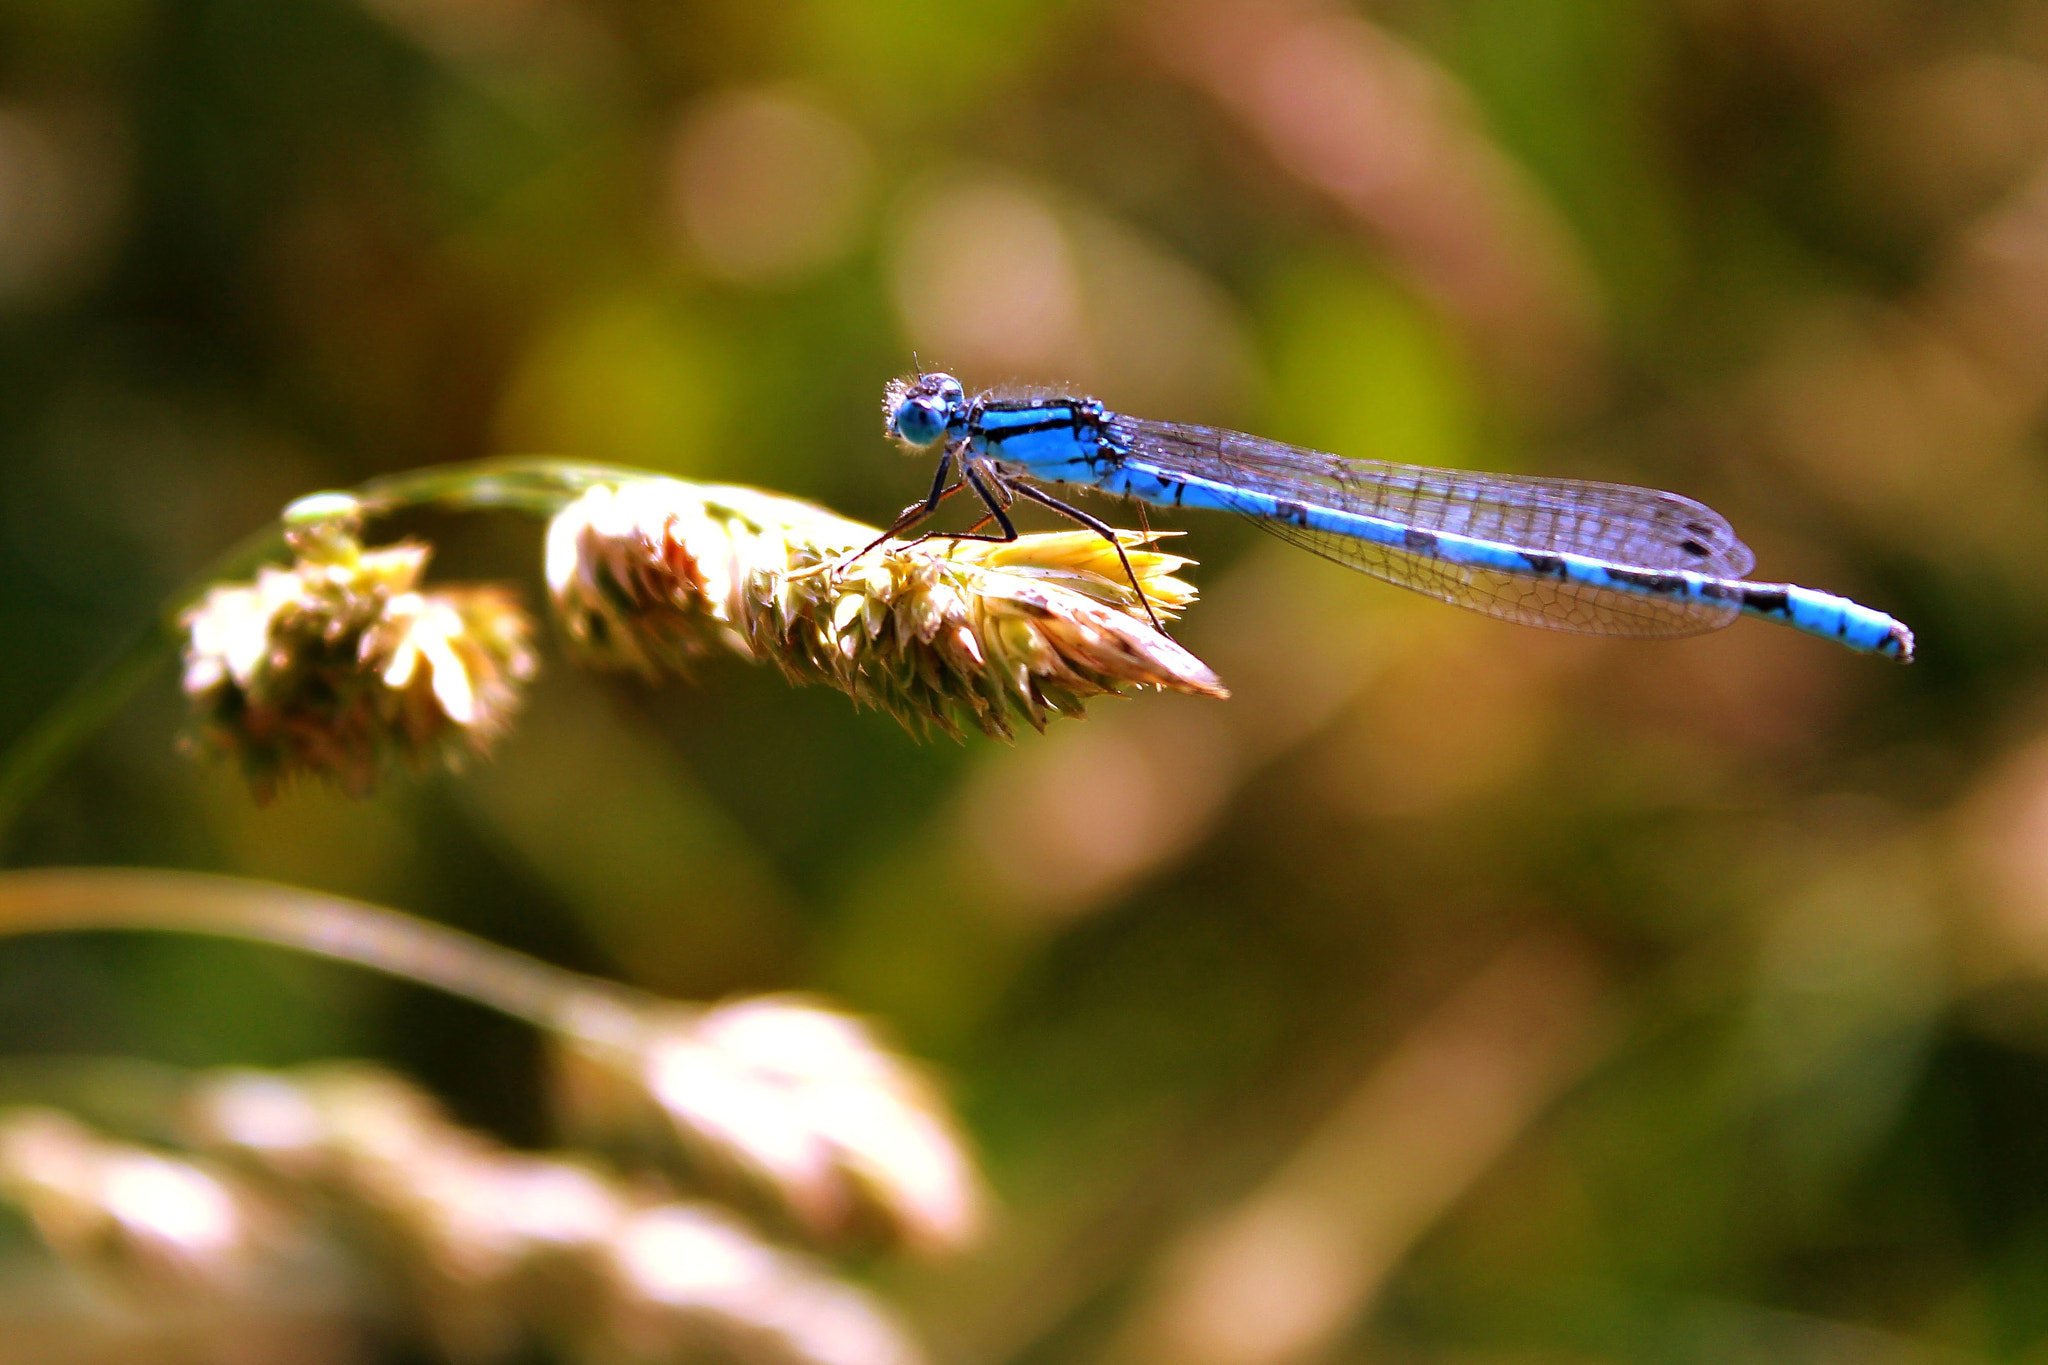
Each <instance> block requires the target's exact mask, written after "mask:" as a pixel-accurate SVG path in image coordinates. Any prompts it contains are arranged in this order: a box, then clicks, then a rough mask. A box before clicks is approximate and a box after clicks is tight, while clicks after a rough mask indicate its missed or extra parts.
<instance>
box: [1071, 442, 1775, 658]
mask: <svg viewBox="0 0 2048 1365" xmlns="http://www.w3.org/2000/svg"><path fill="white" fill-rule="evenodd" d="M1110 426H1111V430H1112V431H1113V432H1114V433H1115V435H1116V436H1117V437H1118V438H1119V439H1121V440H1122V441H1124V442H1125V443H1126V444H1127V445H1128V446H1129V447H1130V448H1131V449H1132V450H1133V451H1134V452H1136V453H1139V454H1141V455H1144V456H1145V457H1147V458H1148V459H1149V460H1151V461H1154V462H1156V463H1158V464H1160V465H1161V466H1163V467H1165V468H1167V469H1177V470H1180V471H1182V472H1184V473H1188V474H1193V475H1196V476H1198V477H1200V478H1205V479H1213V480H1216V481H1217V482H1219V483H1228V484H1233V485H1235V486H1238V487H1242V488H1249V489H1254V490H1256V491H1258V492H1263V493H1273V494H1276V495H1278V496H1281V497H1285V498H1290V499H1293V500H1294V501H1297V502H1308V503H1314V504H1317V505H1319V506H1323V507H1331V508H1335V509H1337V510H1339V511H1344V512H1357V513H1362V514H1364V515H1366V516H1372V517H1381V518H1384V519H1385V520H1388V521H1394V522H1398V523H1400V524H1401V525H1403V526H1413V527H1416V528H1418V529H1420V530H1425V531H1449V532H1451V533H1453V534H1456V535H1465V536H1473V537H1475V538H1477V539H1480V540H1492V541H1499V542H1501V543H1503V544H1507V545H1512V546H1514V547H1515V548H1517V549H1526V550H1553V551H1555V550H1563V551H1566V552H1569V553H1573V554H1582V555H1591V556H1593V557H1595V558H1598V559H1604V560H1608V561H1610V562H1612V563H1616V564H1625V565H1628V566H1630V567H1632V568H1638V569H1691V570H1694V571H1695V572H1698V573H1703V574H1709V575H1712V576H1713V577H1715V578H1741V577H1743V576H1745V575H1746V574H1748V573H1749V571H1750V569H1751V568H1752V567H1753V566H1754V565H1755V563H1756V556H1755V555H1753V554H1751V553H1750V550H1749V547H1748V546H1747V545H1744V544H1743V543H1742V541H1741V540H1740V539H1738V538H1737V537H1736V534H1735V531H1734V528H1733V527H1731V526H1729V525H1728V522H1727V520H1726V519H1725V518H1724V517H1722V516H1721V514H1720V513H1718V512H1716V511H1714V510H1713V509H1712V508H1710V507H1706V506H1703V505H1702V504H1700V503H1697V502H1694V501H1693V500H1692V499H1691V498H1685V497H1680V496H1679V495H1678V494H1676V493H1661V492H1658V491H1657V490H1655V489H1650V488H1632V487H1630V486H1629V485H1627V484H1618V483H1593V482H1588V481H1585V480H1581V479H1547V478H1539V477H1533V476H1529V475H1523V474H1482V473H1475V472H1470V471H1466V470H1455V469H1426V468H1424V467H1422V466H1421V465H1406V464H1389V463H1385V462H1383V461H1379V460H1347V459H1344V458H1343V457H1341V456H1337V455H1325V454H1323V453H1322V452H1320V451H1314V450H1303V449H1301V448H1300V447H1298V446H1289V445H1282V444H1281V443H1280V442H1278V441H1266V440H1261V439H1260V438H1259V437H1256V436H1247V435H1244V434H1243V433H1242V432H1235V431H1223V430H1220V429H1218V428H1215V427H1193V426H1181V425H1179V424H1177V423H1173V422H1148V421H1145V420H1143V419H1142V418H1135V417H1116V418H1113V419H1112V420H1111V423H1110ZM1275 529H1276V533H1278V528H1275ZM1295 538H1296V537H1289V539H1295ZM1303 543H1304V544H1305V543H1306V542H1303ZM1346 543H1347V544H1348V542H1346ZM1307 548H1309V549H1314V550H1316V552H1317V553H1318V554H1323V555H1325V557H1327V558H1331V559H1337V560H1338V561H1339V562H1340V563H1347V564H1351V566H1352V567H1353V568H1357V569H1361V570H1363V571H1365V572H1366V573H1370V574H1373V575H1375V576H1376V577H1381V578H1388V579H1390V580H1391V581H1394V582H1399V583H1404V584H1407V585H1408V586H1419V585H1417V584H1413V583H1410V582H1409V579H1408V578H1406V577H1394V575H1393V574H1391V573H1387V572H1382V571H1381V570H1379V569H1376V568H1372V567H1369V566H1367V565H1365V564H1363V563H1352V558H1355V552H1353V551H1346V555H1350V556H1352V557H1351V558H1347V557H1345V556H1344V555H1339V554H1335V553H1331V552H1330V551H1329V550H1325V549H1321V548H1319V547H1317V546H1314V545H1309V546H1307ZM1376 553H1377V552H1376ZM1404 557H1405V558H1408V559H1414V558H1416V557H1415V556H1412V555H1409V556H1404ZM1419 562H1420V563H1423V564H1430V563H1432V562H1433V561H1429V560H1421V561H1419ZM1439 568H1440V570H1441V566H1439ZM1445 571H1447V570H1445ZM1567 586H1569V585H1559V584H1555V583H1553V584H1551V587H1553V588H1555V589H1558V590H1560V591H1561V590H1562V589H1563V588H1564V587H1567ZM1423 590H1424V591H1429V590H1428V589H1423ZM1435 595H1436V596H1444V595H1445V594H1443V593H1437V594H1435ZM1606 595H1607V596H1609V597H1617V598H1618V597H1622V596H1624V594H1617V593H1608V594H1606ZM1450 600H1458V599H1455V598H1453V599H1450ZM1631 600H1633V599H1631ZM1466 605H1468V606H1469V605H1474V604H1472V603H1466ZM1665 605H1666V606H1668V605H1669V604H1665ZM1495 614H1496V615H1499V614H1501V613H1498V612H1496V613H1495ZM1516 619H1522V618H1520V617H1517V618H1516ZM1551 624H1556V623H1555V622H1554V621H1553V622H1551ZM1713 624H1722V623H1721V622H1718V621H1717V622H1714V623H1713ZM1711 628H1712V626H1711V625H1703V626H1699V627H1696V629H1701V630H1705V629H1711Z"/></svg>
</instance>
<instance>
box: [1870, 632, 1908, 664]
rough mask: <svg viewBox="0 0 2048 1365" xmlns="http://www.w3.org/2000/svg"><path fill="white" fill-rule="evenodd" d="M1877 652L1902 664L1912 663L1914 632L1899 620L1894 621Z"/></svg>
mask: <svg viewBox="0 0 2048 1365" xmlns="http://www.w3.org/2000/svg"><path fill="white" fill-rule="evenodd" d="M1877 652H1878V653H1880V654H1882V655H1884V656H1885V657H1886V658H1887V659H1897V660H1898V661H1899V662H1900V663H1902V664H1909V663H1912V662H1913V632H1912V631H1910V630H1907V629H1906V627H1905V626H1904V625H1902V624H1900V623H1899V622H1897V621H1894V622H1892V628H1891V630H1890V631H1889V632H1887V633H1886V635H1885V637H1884V643H1883V644H1881V645H1879V646H1878V647H1877Z"/></svg>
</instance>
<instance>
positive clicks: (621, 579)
mask: <svg viewBox="0 0 2048 1365" xmlns="http://www.w3.org/2000/svg"><path fill="white" fill-rule="evenodd" d="M875 534H876V533H875V531H874V530H873V529H872V528H870V527H867V526H863V525H861V524H860V523H858V522H853V521H849V520H847V519H845V518H843V517H839V516H836V515H834V514H832V513H830V512H827V511H825V510H823V509H822V508H818V507H815V506H812V505H811V504H809V503H805V502H800V501H797V500H795V499H792V498H784V497H778V496H776V495H773V494H769V493H763V492H760V491H758V490H755V489H750V488H739V487H729V486H708V485H696V484H686V483H682V482H680V481H678V480H673V479H662V478H645V479H633V480H627V481H621V482H618V483H615V484H610V485H599V486H597V487H594V488H591V489H590V490H588V491H587V492H585V493H584V494H583V495H582V496H581V497H580V498H578V499H577V500H576V501H575V502H574V503H572V504H571V505H570V506H569V507H568V508H566V509H565V510H564V511H563V512H561V513H560V514H559V515H558V516H557V517H556V518H555V520H554V522H553V524H552V525H551V527H550V528H549V532H548V550H547V576H548V586H549V588H550V590H551V592H552V593H553V596H554V601H555V606H556V608H557V610H558V611H559V612H560V614H561V618H562V621H563V623H564V626H565V627H566V629H567V631H568V634H569V637H570V639H571V641H572V642H573V643H574V645H575V646H576V647H577V648H578V650H579V652H580V653H581V654H582V655H583V656H584V658H585V659H586V660H588V661H590V662H592V663H595V664H598V665H600V666H607V667H612V668H620V669H630V670H633V671H636V672H639V673H640V674H642V675H643V676H646V677H649V678H656V677H660V676H662V675H663V674H666V673H673V672H680V671H685V670H686V669H687V668H688V666H689V664H690V663H691V662H692V661H693V660H695V659H698V658H701V657H703V656H705V655H707V654H713V653H731V654H737V655H739V656H741V657H743V658H747V659H751V660H756V661H761V662H766V663H770V664H773V665H774V666H775V667H776V668H778V669H779V670H780V671H781V672H782V673H783V675H784V676H785V677H787V678H788V679H789V680H790V681H791V682H793V683H797V684H809V683H824V684H826V685H827V686H831V687H835V688H838V689H839V690H840V691H842V692H845V693H846V694H847V695H849V696H851V697H852V698H853V699H854V700H855V701H856V702H859V703H861V704H863V705H867V706H872V707H875V708H876V709H878V710H882V711H886V712H888V713H889V714H890V715H892V716H894V717H896V719H897V720H899V721H900V722H902V723H903V724H904V726H906V727H907V728H909V729H911V730H912V731H913V732H923V731H926V730H929V729H938V730H940V731H943V732H944V733H947V734H951V735H958V734H959V733H960V731H961V728H962V725H963V723H964V724H966V725H971V726H973V727H974V728H977V729H980V730H983V731H985V732H987V733H989V734H991V735H997V736H1001V737H1005V738H1007V737H1009V736H1010V735H1011V734H1012V732H1013V729H1014V726H1015V724H1016V723H1017V722H1019V721H1021V722H1023V723H1024V724H1027V725H1030V726H1031V727H1033V728H1034V729H1043V728H1044V726H1045V724H1046V723H1047V721H1048V720H1050V719H1052V718H1053V717H1055V716H1060V715H1072V716H1078V715H1080V714H1081V713H1082V709H1083V706H1084V704H1085V702H1086V701H1087V700H1088V699H1089V698H1092V697H1098V696H1104V695H1119V694H1121V693H1122V692H1123V691H1124V689H1125V688H1127V687H1133V686H1136V687H1158V688H1168V689H1172V690H1174V691H1179V692H1190V693H1196V694H1199V695H1203V696H1212V697H1222V696H1225V695H1227V693H1226V692H1225V691H1224V688H1223V685H1222V683H1221V682H1220V681H1219V680H1218V679H1217V677H1216V675H1215V674H1214V673H1213V672H1211V671H1210V670H1209V668H1208V667H1207V666H1206V665H1205V664H1203V663H1202V662H1201V660H1199V659H1197V658H1196V657H1195V656H1194V655H1192V654H1190V653H1189V652H1188V651H1187V650H1185V649H1183V648H1182V647H1181V646H1180V645H1178V644H1176V643H1175V642H1174V641H1172V640H1171V639H1169V638H1167V637H1166V636H1164V635H1161V634H1160V633H1158V632H1157V631H1155V630H1153V629H1152V628H1151V626H1150V624H1149V623H1148V622H1147V621H1146V620H1145V617H1144V613H1143V610H1142V606H1141V604H1140V603H1139V601H1138V596H1137V593H1136V592H1135V591H1134V590H1133V588H1132V586H1131V584H1130V583H1129V582H1128V581H1127V580H1126V579H1125V578H1124V576H1123V572H1122V568H1121V566H1120V565H1119V564H1118V563H1117V556H1116V553H1115V551H1114V550H1113V549H1112V548H1111V547H1110V546H1109V545H1108V543H1107V542H1106V541H1104V540H1103V539H1102V538H1101V537H1099V536H1097V535H1095V534H1094V533H1092V532H1060V533H1055V534H1050V535H1032V536H1023V537H1021V538H1019V539H1018V540H1016V541H1014V542H1011V543H1009V544H1004V545H994V544H988V543H983V542H975V541H946V540H936V541H930V542H927V543H925V544H923V545H915V546H913V545H910V544H905V543H901V542H891V543H889V544H888V545H885V546H883V547H881V548H880V549H877V550H876V551H874V552H873V553H871V554H869V555H867V556H866V557H865V558H863V559H861V560H859V561H857V562H855V563H852V564H842V561H843V560H844V557H845V556H846V555H847V554H848V552H849V551H851V550H854V549H857V548H859V547H860V546H862V545H865V544H867V543H868V542H869V541H871V540H872V539H873V538H874V536H875ZM1120 534H1121V535H1122V537H1123V543H1124V545H1125V547H1126V552H1127V553H1128V554H1129V557H1130V560H1131V565H1132V568H1133V569H1134V570H1135V571H1136V573H1137V576H1138V578H1139V581H1140V582H1141V583H1142V584H1143V586H1144V592H1145V596H1146V597H1147V598H1148V599H1149V600H1150V601H1151V604H1152V606H1153V608H1154V609H1155V610H1157V611H1158V612H1159V613H1160V615H1161V616H1164V617H1171V616H1173V615H1175V614H1177V613H1178V612H1179V611H1180V610H1181V609H1183V608H1185V607H1186V606H1187V605H1188V604H1189V603H1190V602H1192V601H1193V600H1194V596H1195V590H1194V588H1193V586H1192V585H1190V584H1189V583H1187V582H1186V581H1185V580H1183V579H1181V578H1178V577H1176V576H1175V572H1176V570H1178V569H1180V568H1181V567H1182V566H1184V565H1186V564H1188V563H1189V562H1190V561H1189V560H1187V559H1185V558H1183V557H1181V556H1178V555H1172V554H1167V553H1165V552H1163V551H1160V550H1158V549H1156V548H1154V545H1155V543H1156V540H1157V537H1148V536H1143V535H1139V534H1137V533H1135V532H1122V533H1120Z"/></svg>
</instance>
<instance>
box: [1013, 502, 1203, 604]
mask: <svg viewBox="0 0 2048 1365" xmlns="http://www.w3.org/2000/svg"><path fill="white" fill-rule="evenodd" d="M1003 486H1004V487H1006V488H1008V489H1009V490H1010V491H1011V492H1013V493H1015V494H1017V495H1018V496H1020V497H1026V498H1029V499H1031V501H1033V502H1035V503H1037V504H1038V505H1039V506H1041V507H1049V508H1051V509H1052V510H1053V511H1055V512H1057V513H1059V514H1060V515H1061V516H1063V517H1067V518H1069V519H1071V520H1073V521H1078V522H1080V523H1081V524H1082V525H1083V526H1085V527H1087V528H1088V529H1089V530H1091V531H1093V532H1095V534H1096V535H1099V536H1101V537H1102V538H1103V539H1104V540H1106V541H1108V542H1109V545H1110V548H1111V549H1113V550H1115V551H1116V557H1117V562H1118V563H1120V564H1122V565H1123V566H1124V577H1126V578H1128V579H1130V580H1131V591H1133V592H1135V593H1137V594H1138V605H1139V606H1141V607H1143V608H1144V609H1145V615H1146V617H1147V618H1148V619H1150V621H1151V622H1152V629H1154V630H1156V631H1158V632H1159V633H1160V634H1161V635H1165V634H1166V627H1165V626H1163V625H1161V624H1160V623H1159V613H1158V612H1156V611H1154V610H1152V599H1151V598H1150V597H1148V596H1146V594H1145V585H1144V584H1143V583H1141V582H1139V581H1138V571H1137V570H1136V569H1134V568H1132V567H1131V557H1130V555H1129V554H1128V553H1126V552H1125V550H1124V542H1123V537H1122V536H1119V535H1118V534H1117V533H1116V530H1115V528H1114V527H1112V526H1111V525H1110V524H1109V523H1108V522H1106V521H1104V520H1103V519H1102V518H1100V517H1095V516H1090V515H1089V514H1088V513H1086V512H1083V511H1082V510H1081V509H1080V508H1078V507H1074V506H1071V505H1070V504H1067V503H1064V502H1061V501H1060V500H1059V499H1058V498H1056V497H1054V496H1053V495H1052V494H1050V493H1048V492H1046V491H1045V490H1044V489H1042V488H1034V487H1032V486H1031V485H1030V484H1028V483H1022V482H1018V483H1011V482H1009V481H1007V480H1005V481H1004V485H1003ZM1167 638H1168V639H1171V638H1172V637H1171V636H1168V637H1167Z"/></svg>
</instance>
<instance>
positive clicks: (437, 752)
mask: <svg viewBox="0 0 2048 1365" xmlns="http://www.w3.org/2000/svg"><path fill="white" fill-rule="evenodd" d="M288 526H289V529H288V532H287V538H288V540H289V542H290V544H291V546H292V548H293V550H294V552H295V554H296V558H295V560H294V562H293V563H292V564H291V565H290V566H289V567H285V568H276V567H268V568H264V569H261V570H259V571H258V572H257V575H256V578H255V580H254V581H253V582H248V583H229V584H222V585H220V586H217V587H214V588H212V589H210V590H209V591H208V592H207V593H206V595H205V596H204V597H203V598H201V599H200V600H199V602H198V603H197V604H195V605H194V606H193V607H191V608H190V609H189V610H188V611H186V612H185V613H184V615H183V617H182V618H181V621H182V623H183V625H184V627H185V630H186V639H185V666H184V686H185V694H186V696H187V697H188V698H189V699H190V702H191V706H192V719H191V723H190V726H189V727H188V730H187V743H188V745H189V746H190V747H192V748H194V749H197V750H199V751H202V752H208V753H216V754H221V755H226V756H231V757H233V758H235V759H237V760H238V761H239V762H240V764H241V766H242V770H243V772H244V773H245V774H246V775H247V777H248V779H249V782H250V784H251V786H252V787H253V788H254V789H255V791H256V794H257V795H258V797H259V798H263V799H267V798H269V797H270V796H272V795H274V794H275V793H276V791H277V790H278V788H279V787H281V786H282V785H284V784H285V783H287V782H288V781H290V780H291V779H292V778H294V777H296V776H298V775H300V774H312V775H315V776H318V777H322V778H326V779H328V780H331V781H334V782H336V783H338V784H340V785H341V787H343V788H344V789H345V790H347V791H348V792H350V793H351V794H355V795H360V794H362V793H364V792H366V791H368V790H369V789H370V788H371V787H372V786H374V785H375V783H376V780H377V778H378V776H379V775H380V774H381V773H382V771H383V770H384V769H385V768H386V767H387V766H388V765H389V764H390V763H391V762H392V761H393V760H397V761H400V762H404V763H407V764H409V765H411V766H414V767H418V766H423V765H425V764H427V763H429V762H432V761H436V760H442V761H446V760H452V759H459V758H460V757H461V756H463V755H464V754H465V753H468V752H480V751H482V750H483V749H485V748H487V747H488V745H489V744H490V742H491V740H492V739H493V738H495V737H496V735H497V734H498V733H499V732H500V731H501V730H502V729H503V728H504V726H505V724H506V722H507V720H508V718H509V717H510V715H511V713H512V712H513V710H514V709H515V708H516V706H517V704H518V700H519V685H520V684H521V683H523V682H525V681H526V680H527V679H528V678H529V677H531V676H532V674H533V672H534V668H535V656H534V652H533V648H532V644H531V640H532V633H533V632H532V624H531V622H530V620H529V619H528V617H527V615H526V613H525V612H524V610H523V609H522V608H521V607H520V606H519V603H518V600H517V598H516V597H515V596H513V594H511V593H510V592H509V591H506V590H504V589H501V588H495V587H481V586H457V587H444V588H434V589H424V590H423V589H421V588H420V587H419V586H418V584H419V579H420V576H421V574H422V572H423V571H424V570H425V568H426V564H427V558H428V556H429V554H430V553H431V551H430V549H429V547H428V546H426V545H424V544H420V543H418V542H413V541H404V542H400V543H398V544H395V545H389V546H385V547H382V548H379V549H374V550H366V549H364V548H362V546H361V544H360V542H359V541H358V540H357V539H356V535H355V528H354V525H353V518H352V517H335V518H329V519H325V520H316V521H307V522H305V523H303V524H294V523H290V522H288Z"/></svg>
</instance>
